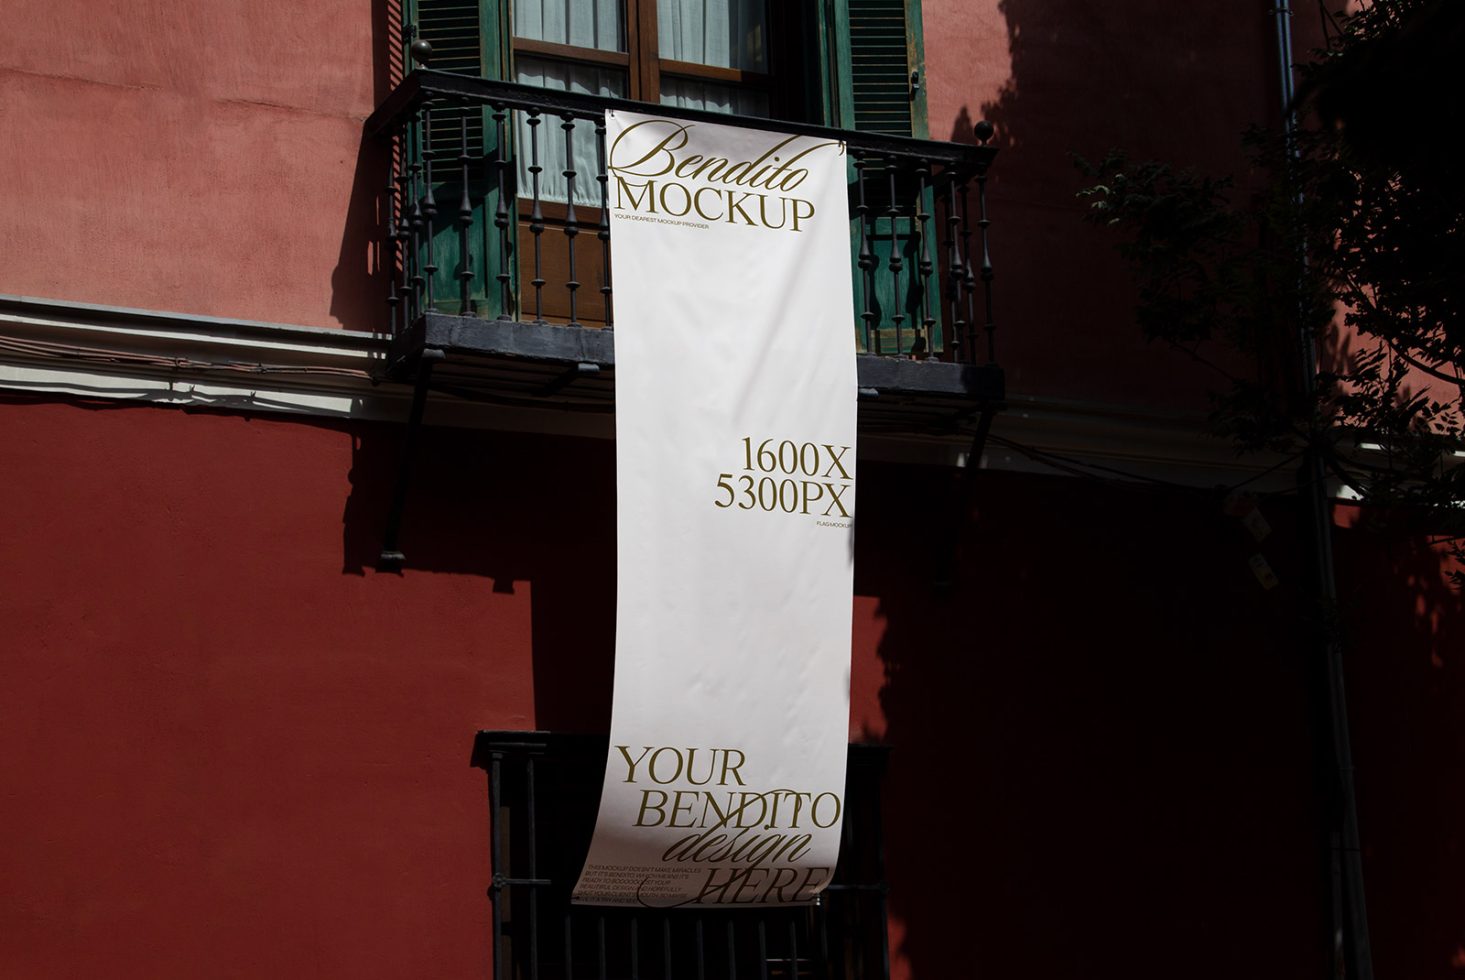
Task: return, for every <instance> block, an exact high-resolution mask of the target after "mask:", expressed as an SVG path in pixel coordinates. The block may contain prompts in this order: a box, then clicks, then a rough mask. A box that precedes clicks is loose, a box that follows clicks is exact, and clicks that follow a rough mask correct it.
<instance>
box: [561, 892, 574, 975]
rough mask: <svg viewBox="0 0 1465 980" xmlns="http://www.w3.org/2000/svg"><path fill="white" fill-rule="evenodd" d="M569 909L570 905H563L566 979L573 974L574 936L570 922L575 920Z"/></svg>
mask: <svg viewBox="0 0 1465 980" xmlns="http://www.w3.org/2000/svg"><path fill="white" fill-rule="evenodd" d="M570 909H571V906H568V905H567V906H565V912H564V916H565V977H566V980H568V978H569V977H573V976H574V975H575V937H574V934H573V932H571V923H573V922H574V921H575V917H574V916H573V915H571V914H570Z"/></svg>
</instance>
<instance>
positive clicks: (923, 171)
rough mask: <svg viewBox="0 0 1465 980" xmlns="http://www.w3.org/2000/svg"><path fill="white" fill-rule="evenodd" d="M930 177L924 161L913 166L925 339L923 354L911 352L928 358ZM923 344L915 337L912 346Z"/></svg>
mask: <svg viewBox="0 0 1465 980" xmlns="http://www.w3.org/2000/svg"><path fill="white" fill-rule="evenodd" d="M930 176H931V165H930V164H929V163H927V162H926V161H925V160H920V161H918V162H917V163H916V217H915V220H914V221H913V222H912V224H911V230H912V231H913V232H915V235H916V262H917V264H916V271H917V277H916V280H917V284H918V285H919V287H920V292H921V331H922V333H923V334H924V337H925V341H924V343H925V350H924V351H920V350H913V351H912V353H916V354H919V353H924V354H926V355H927V356H928V357H929V356H934V355H935V354H936V334H935V329H934V328H935V326H936V318H935V317H934V316H932V315H931V273H932V271H933V270H934V269H935V266H934V265H933V264H932V263H931V245H930V241H929V237H930V236H929V234H928V232H929V228H928V225H927V223H928V222H929V221H930V220H931V215H930V212H928V211H927V210H926V187H927V181H928V179H929V178H930ZM921 343H922V341H921V338H920V337H919V336H918V337H917V338H916V341H915V345H916V346H917V347H919V346H920V345H921Z"/></svg>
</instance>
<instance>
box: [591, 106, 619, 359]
mask: <svg viewBox="0 0 1465 980" xmlns="http://www.w3.org/2000/svg"><path fill="white" fill-rule="evenodd" d="M595 180H596V182H597V183H599V184H600V225H599V227H597V228H596V230H595V237H596V238H598V239H600V297H601V302H602V303H603V304H604V305H605V326H606V329H607V330H608V329H611V328H612V327H613V326H614V325H615V324H614V322H613V321H612V320H611V315H610V290H611V286H610V175H609V174H608V173H606V169H605V117H604V116H597V117H595Z"/></svg>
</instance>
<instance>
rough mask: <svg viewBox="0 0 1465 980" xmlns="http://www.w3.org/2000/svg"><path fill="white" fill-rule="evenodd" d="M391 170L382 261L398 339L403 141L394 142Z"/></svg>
mask: <svg viewBox="0 0 1465 980" xmlns="http://www.w3.org/2000/svg"><path fill="white" fill-rule="evenodd" d="M391 157H392V159H391V168H390V170H389V171H388V172H387V187H386V192H387V193H386V197H385V199H384V203H385V207H384V210H385V211H386V215H385V217H386V219H387V233H386V255H385V256H384V259H383V261H382V269H383V271H384V272H385V273H386V276H387V312H388V319H389V321H390V323H391V332H392V336H393V337H396V336H399V335H401V333H402V332H403V327H404V324H403V323H402V321H401V320H400V317H401V315H402V309H401V305H402V297H401V296H399V295H397V264H398V263H399V262H400V261H401V255H400V254H399V253H400V245H399V242H398V241H397V184H398V182H399V180H400V177H399V173H400V167H401V159H402V154H401V141H400V140H393V141H392V153H391Z"/></svg>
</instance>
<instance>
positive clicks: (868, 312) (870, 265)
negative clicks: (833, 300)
mask: <svg viewBox="0 0 1465 980" xmlns="http://www.w3.org/2000/svg"><path fill="white" fill-rule="evenodd" d="M866 166H868V161H866V160H864V159H860V160H856V161H855V185H856V188H857V189H858V194H859V198H858V200H859V203H858V204H857V205H855V213H856V214H857V215H859V218H858V219H857V222H856V223H857V224H858V225H859V228H860V250H859V259H858V265H859V267H860V280H861V283H860V287H861V288H860V294H861V305H862V309H861V310H860V320H861V321H862V322H863V323H864V325H865V350H867V351H874V352H875V353H876V354H878V353H880V331H879V328H878V327H877V326H876V325H875V311H874V310H873V309H872V306H873V305H874V302H875V253H874V252H873V251H872V250H871V249H870V238H869V236H867V235H866V234H865V227H866V224H867V223H868V222H869V220H870V218H869V215H870V206H869V204H867V203H866V202H865V168H866ZM870 233H871V235H873V234H874V228H873V227H871V229H870Z"/></svg>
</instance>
